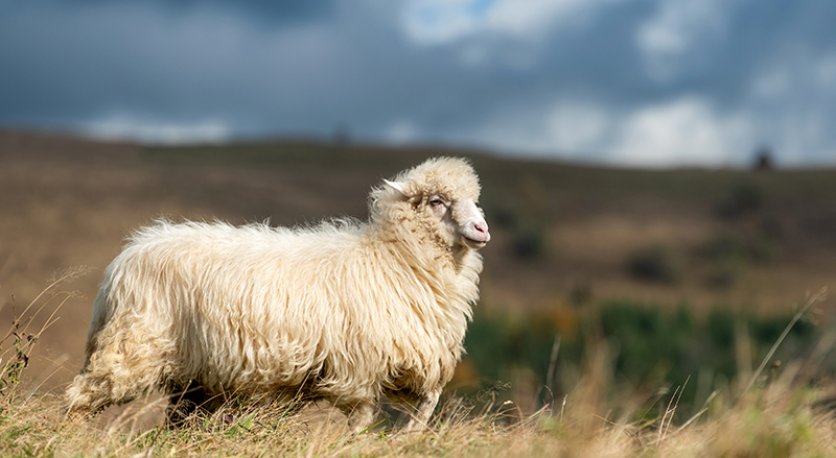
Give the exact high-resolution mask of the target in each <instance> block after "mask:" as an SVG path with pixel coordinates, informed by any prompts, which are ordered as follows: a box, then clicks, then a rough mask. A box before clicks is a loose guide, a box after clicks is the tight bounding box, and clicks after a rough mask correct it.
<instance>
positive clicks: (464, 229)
mask: <svg viewBox="0 0 836 458" xmlns="http://www.w3.org/2000/svg"><path fill="white" fill-rule="evenodd" d="M385 183H386V185H388V186H389V187H391V188H393V189H395V190H397V191H398V192H399V193H401V195H402V196H403V198H405V199H406V200H408V201H409V202H410V203H411V205H412V208H413V211H415V212H416V213H417V214H418V217H419V219H420V220H421V221H423V222H424V224H425V225H427V226H428V227H429V229H430V230H431V231H432V232H433V233H435V234H436V235H437V237H438V238H439V239H441V241H443V243H444V244H445V245H447V246H449V247H451V248H452V247H461V246H465V247H468V248H471V249H480V248H482V247H484V246H485V245H486V244H487V243H488V242H489V241H490V240H491V234H490V232H489V230H488V223H487V222H486V221H485V214H484V212H483V211H482V209H481V208H479V205H478V204H477V203H476V201H475V200H474V199H473V198H469V197H459V198H451V197H449V194H444V193H441V192H424V193H420V192H419V193H415V192H410V191H408V190H407V189H408V185H407V184H406V183H402V182H393V181H388V180H387V181H386V182H385Z"/></svg>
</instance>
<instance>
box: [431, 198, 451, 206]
mask: <svg viewBox="0 0 836 458" xmlns="http://www.w3.org/2000/svg"><path fill="white" fill-rule="evenodd" d="M430 205H432V206H433V207H438V206H440V205H447V202H446V201H445V200H444V199H442V198H441V197H440V196H432V197H430Z"/></svg>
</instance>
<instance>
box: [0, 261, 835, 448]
mask: <svg viewBox="0 0 836 458" xmlns="http://www.w3.org/2000/svg"><path fill="white" fill-rule="evenodd" d="M74 274H75V272H70V273H68V274H66V275H65V276H64V277H62V278H59V280H56V282H54V283H52V284H51V285H50V286H49V287H48V288H47V289H46V290H45V291H44V292H43V293H42V294H41V295H39V296H38V298H37V299H36V300H34V301H32V302H31V303H30V304H29V306H28V307H27V309H30V310H31V309H34V310H36V313H34V314H33V316H38V314H39V313H41V312H43V313H46V312H45V310H46V311H49V313H50V314H51V316H54V314H55V310H58V309H60V305H61V303H62V302H63V301H65V300H66V298H67V297H68V295H67V294H66V293H60V292H54V291H53V290H55V289H57V288H56V286H57V285H58V284H59V282H60V281H61V280H63V279H66V278H67V277H71V276H72V275H74ZM816 301H817V298H816V297H813V298H811V299H810V301H808V303H807V305H806V306H805V307H804V308H802V309H801V310H799V313H798V315H797V317H800V316H801V315H803V314H804V313H805V312H806V311H807V310H808V309H810V307H811V306H812V305H813V304H814V303H816ZM50 304H51V306H49V305H50ZM48 306H49V307H48ZM794 321H795V320H794ZM794 321H793V322H792V323H789V324H788V329H789V327H791V326H792V325H793V323H794ZM31 322H32V321H31V320H28V321H27V323H29V324H31ZM51 322H52V320H51V319H46V320H44V323H45V324H44V326H42V327H41V328H40V329H38V330H32V329H30V328H29V326H28V325H27V323H21V322H19V321H16V322H15V323H13V325H12V328H11V329H10V330H9V332H8V333H7V334H5V338H4V340H3V341H2V343H1V345H2V346H0V357H2V361H3V364H2V365H0V367H2V372H0V381H2V385H0V386H2V387H3V389H2V390H0V455H2V456H70V455H72V456H78V455H83V456H262V455H270V456H273V455H292V456H425V455H433V456H436V455H442V456H492V455H497V456H596V457H603V456H637V455H639V456H759V457H766V456H822V457H823V456H834V454H836V411H834V410H833V407H834V406H833V403H834V401H833V399H830V400H828V399H827V398H826V397H825V396H826V395H828V394H829V395H830V396H832V395H834V394H836V393H834V392H832V391H831V392H828V391H827V390H828V389H832V388H833V385H832V383H831V384H829V382H825V381H822V380H816V379H815V376H814V375H811V374H815V371H810V370H809V369H810V368H811V367H813V366H815V365H816V364H817V363H819V362H821V361H822V359H823V358H827V357H828V356H829V355H832V350H833V348H834V345H833V344H834V339H833V336H832V335H830V336H827V337H826V338H824V339H823V340H822V342H821V343H820V345H819V346H818V347H817V348H816V350H815V351H814V352H812V353H811V354H810V355H809V358H808V360H805V361H797V362H792V363H790V364H785V365H784V367H783V368H780V369H779V368H773V370H772V371H771V372H768V371H765V369H764V368H765V367H767V363H768V360H765V361H764V364H762V365H761V367H759V368H758V370H756V371H755V372H754V373H753V374H752V375H749V376H746V379H745V380H739V381H738V383H733V384H730V385H729V387H727V388H725V389H718V390H716V391H714V392H713V393H712V394H711V396H709V398H708V400H707V401H706V402H705V406H704V408H703V409H702V410H700V411H699V412H698V413H697V414H696V415H694V416H693V417H691V418H690V419H684V420H680V421H679V422H678V423H677V422H674V418H675V417H676V413H677V403H678V399H679V395H678V393H681V390H679V389H677V390H674V391H673V393H671V394H670V396H667V398H666V399H665V403H664V404H663V405H664V409H662V411H661V412H660V413H659V415H657V416H655V417H654V418H651V419H646V418H647V415H646V412H645V413H641V412H642V410H643V409H644V410H645V411H646V410H647V409H646V408H647V407H648V406H647V405H644V406H643V405H642V403H647V402H648V401H646V400H642V398H641V397H639V396H638V395H636V394H630V393H625V394H622V395H618V396H613V393H621V392H623V390H621V389H619V387H617V386H615V383H614V382H613V377H612V375H611V374H612V367H611V359H610V357H609V356H608V354H607V351H606V345H602V346H601V347H600V349H599V351H597V352H595V353H594V355H593V357H592V358H590V360H589V361H588V363H587V366H586V368H585V369H584V372H583V373H584V376H583V377H582V378H581V380H580V381H579V383H578V384H577V386H576V387H575V388H574V389H573V390H571V391H570V392H569V394H568V395H566V396H565V397H563V398H561V399H558V400H556V402H554V403H553V404H552V405H547V406H543V407H542V408H540V409H539V410H538V411H537V412H536V413H534V414H528V415H526V414H523V413H522V412H521V410H520V409H519V408H518V407H517V406H516V405H515V404H513V403H510V402H506V403H504V404H502V405H500V406H488V407H484V408H482V409H481V410H478V411H477V410H476V409H474V408H473V407H469V406H467V405H466V404H465V403H464V402H462V401H461V400H459V399H456V398H450V399H448V400H447V401H445V403H444V404H443V405H442V407H441V408H440V409H439V412H438V413H437V414H436V415H435V417H434V420H433V423H432V425H431V428H430V429H429V430H428V431H426V432H424V433H418V434H401V433H399V432H398V429H397V427H393V426H392V424H391V422H388V421H385V420H384V421H381V423H379V424H378V425H376V426H375V427H373V428H372V429H371V430H370V431H367V432H365V433H362V434H357V435H353V434H351V433H350V432H349V431H348V429H347V426H346V422H345V419H344V418H343V417H342V416H341V415H339V414H335V413H332V411H331V410H327V409H322V408H316V407H314V408H307V409H303V410H302V411H301V412H298V413H290V412H289V411H288V410H287V409H286V408H283V407H281V406H272V407H264V406H262V407H252V408H246V407H237V408H236V407H232V406H230V407H227V408H224V409H221V410H220V411H218V412H216V413H215V414H214V415H212V416H208V417H207V416H193V417H190V418H189V419H188V420H187V423H186V424H185V425H184V426H182V427H179V428H171V427H167V426H166V425H164V424H162V423H161V422H160V421H159V417H160V415H159V413H160V412H161V410H162V407H163V406H162V404H161V401H160V399H162V398H158V399H157V400H150V401H148V402H145V403H135V404H134V405H132V406H129V408H127V409H124V410H122V411H121V412H111V415H104V416H100V417H98V418H95V419H72V420H71V419H66V418H64V416H63V410H62V401H61V398H60V396H57V395H55V394H49V393H47V394H44V393H39V392H38V391H37V390H32V389H31V388H27V389H24V388H23V386H21V385H19V384H18V382H19V380H20V375H21V372H22V371H23V370H25V368H26V365H27V363H28V359H27V355H28V353H29V352H31V350H32V347H33V345H35V343H36V342H37V340H38V338H39V337H40V336H41V335H42V334H43V333H44V332H47V331H48V327H49V324H50V323H51ZM780 343H781V340H780V339H779V341H778V342H776V347H777V346H778V345H780ZM553 353H554V354H555V355H554V356H553V357H556V353H557V352H553ZM767 358H768V357H767ZM613 412H622V413H620V414H613ZM149 418H150V421H149ZM637 418H639V419H638V420H637ZM642 418H644V419H642Z"/></svg>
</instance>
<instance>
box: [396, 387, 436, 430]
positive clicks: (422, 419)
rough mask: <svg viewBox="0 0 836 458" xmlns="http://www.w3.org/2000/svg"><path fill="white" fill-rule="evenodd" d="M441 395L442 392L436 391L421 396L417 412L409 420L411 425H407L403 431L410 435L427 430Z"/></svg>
mask: <svg viewBox="0 0 836 458" xmlns="http://www.w3.org/2000/svg"><path fill="white" fill-rule="evenodd" d="M440 395H441V390H435V391H431V392H429V393H426V394H424V395H423V396H421V398H420V400H419V401H418V405H417V406H416V409H417V412H415V415H413V416H412V419H410V420H409V423H407V424H406V426H405V427H404V429H403V431H404V432H407V433H409V432H414V431H421V430H423V429H425V428H426V427H427V422H428V421H429V419H430V416H432V414H433V411H434V410H435V406H436V404H438V397H439V396H440Z"/></svg>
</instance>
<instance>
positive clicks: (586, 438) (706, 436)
mask: <svg viewBox="0 0 836 458" xmlns="http://www.w3.org/2000/svg"><path fill="white" fill-rule="evenodd" d="M791 372H792V371H786V372H785V374H788V375H786V376H785V377H782V378H781V380H777V381H774V382H772V383H770V384H769V385H767V386H764V387H757V388H755V389H752V390H750V391H749V392H747V393H746V394H745V396H743V397H741V398H739V399H737V400H728V399H726V398H725V397H724V396H715V397H714V399H713V400H712V402H711V403H710V405H709V406H708V409H707V410H706V411H705V413H704V414H703V415H701V416H700V417H699V418H696V419H694V421H692V422H690V423H688V424H685V425H684V426H678V425H675V424H671V423H669V422H668V419H669V418H670V417H669V416H662V417H661V418H659V419H657V420H656V421H654V422H650V423H645V424H641V423H637V422H634V421H629V420H627V417H625V418H623V419H618V418H615V419H609V418H607V417H606V412H607V411H608V410H609V409H611V408H613V407H614V406H612V405H609V406H608V405H607V404H606V403H604V402H603V401H602V394H603V393H602V392H600V389H605V388H606V387H604V386H601V385H599V386H598V387H597V388H592V389H591V390H590V389H588V388H583V387H580V388H578V389H576V390H575V391H574V392H573V393H571V394H570V395H569V396H568V397H567V398H566V402H565V405H562V406H561V407H560V408H558V409H556V411H552V410H550V409H545V408H544V409H543V410H541V411H540V412H538V413H536V414H534V415H530V416H524V417H520V416H519V415H517V414H516V412H515V409H514V406H512V405H506V406H504V407H505V408H504V409H500V410H498V411H497V410H494V411H492V412H490V413H482V414H479V415H472V414H470V413H469V412H468V409H465V408H463V407H462V406H461V404H459V403H456V402H448V403H447V405H446V406H445V407H444V408H442V409H441V411H440V412H439V414H438V415H437V416H436V420H435V423H434V424H433V427H432V429H431V430H429V431H427V432H425V433H421V434H399V433H398V432H397V430H391V429H388V428H380V429H376V430H374V431H371V432H367V433H364V434H359V435H352V434H350V433H349V432H348V431H347V428H346V427H345V423H344V421H342V419H341V418H329V417H328V416H327V415H326V416H322V415H319V416H317V415H313V414H311V413H310V412H302V413H298V414H292V415H288V414H287V413H286V412H284V411H282V410H281V409H279V408H260V409H255V410H251V411H245V412H243V413H242V412H237V413H236V414H235V415H234V417H232V416H231V414H229V412H227V411H222V412H220V413H219V414H217V415H215V416H213V417H210V418H199V417H198V418H193V419H192V421H191V422H189V423H188V424H187V425H186V426H184V427H182V428H179V429H170V428H166V427H165V426H162V425H157V426H153V427H151V428H147V427H145V428H143V427H142V426H141V425H140V423H141V421H140V420H139V419H141V417H142V415H141V414H142V412H141V411H132V412H130V413H125V414H123V415H121V416H119V417H117V418H114V419H111V420H110V421H108V422H106V423H103V422H97V421H79V420H73V421H69V420H64V419H63V418H62V414H61V402H60V400H59V399H57V398H55V397H53V396H49V395H38V396H22V395H14V396H8V395H7V396H5V397H3V399H2V400H0V455H3V456H13V455H15V456H28V455H35V456H44V455H59V456H66V455H78V454H81V455H105V456H131V455H134V456H139V455H142V456H242V455H246V456H260V455H294V456H297V455H298V456H358V455H364V456H418V455H420V456H423V455H446V456H486V455H501V456H558V455H564V456H566V455H568V456H634V455H659V456H834V453H836V418H835V417H834V413H833V412H827V411H825V410H820V411H817V410H816V409H815V408H814V407H813V399H814V397H815V395H816V393H815V390H813V389H810V388H808V387H806V385H804V384H798V383H796V382H797V381H798V380H797V379H795V376H794V375H792V374H791ZM595 385H596V384H595V383H591V384H589V385H587V386H593V387H594V386H595ZM673 408H675V406H674V405H671V409H673ZM126 412H127V411H126ZM231 418H234V419H231Z"/></svg>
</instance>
